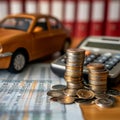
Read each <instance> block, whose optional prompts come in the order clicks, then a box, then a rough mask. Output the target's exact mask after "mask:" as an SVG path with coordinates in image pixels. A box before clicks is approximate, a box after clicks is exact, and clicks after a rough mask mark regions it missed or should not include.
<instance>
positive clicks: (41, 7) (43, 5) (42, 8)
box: [38, 0, 50, 14]
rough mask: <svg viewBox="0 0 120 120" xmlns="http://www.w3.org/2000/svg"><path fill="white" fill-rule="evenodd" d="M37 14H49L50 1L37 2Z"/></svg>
mask: <svg viewBox="0 0 120 120" xmlns="http://www.w3.org/2000/svg"><path fill="white" fill-rule="evenodd" d="M38 13H42V14H50V0H38Z"/></svg>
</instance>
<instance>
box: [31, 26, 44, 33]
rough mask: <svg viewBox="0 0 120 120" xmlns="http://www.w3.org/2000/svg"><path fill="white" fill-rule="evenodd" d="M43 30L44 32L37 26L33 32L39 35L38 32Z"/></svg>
mask: <svg viewBox="0 0 120 120" xmlns="http://www.w3.org/2000/svg"><path fill="white" fill-rule="evenodd" d="M42 30H43V29H42V27H38V26H37V27H35V28H34V30H33V32H34V33H37V32H41V31H42Z"/></svg>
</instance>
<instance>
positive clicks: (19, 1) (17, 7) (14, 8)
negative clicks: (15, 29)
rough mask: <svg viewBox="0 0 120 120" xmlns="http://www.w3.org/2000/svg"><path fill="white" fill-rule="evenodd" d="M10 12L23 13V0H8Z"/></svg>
mask: <svg viewBox="0 0 120 120" xmlns="http://www.w3.org/2000/svg"><path fill="white" fill-rule="evenodd" d="M9 5H10V6H9V8H10V14H17V13H23V0H9Z"/></svg>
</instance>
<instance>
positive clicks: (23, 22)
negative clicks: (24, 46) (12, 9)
mask: <svg viewBox="0 0 120 120" xmlns="http://www.w3.org/2000/svg"><path fill="white" fill-rule="evenodd" d="M31 21H32V20H31V19H27V18H7V19H5V20H4V21H3V22H2V23H1V24H0V27H3V28H6V29H16V30H22V31H27V30H28V28H29V26H30V24H31Z"/></svg>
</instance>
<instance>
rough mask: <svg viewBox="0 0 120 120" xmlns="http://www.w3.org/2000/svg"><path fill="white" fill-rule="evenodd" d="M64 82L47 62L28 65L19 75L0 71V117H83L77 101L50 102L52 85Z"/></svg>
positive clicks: (30, 119) (41, 119)
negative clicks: (73, 102)
mask: <svg viewBox="0 0 120 120" xmlns="http://www.w3.org/2000/svg"><path fill="white" fill-rule="evenodd" d="M55 84H65V81H64V79H62V78H59V77H57V76H56V75H54V74H53V73H52V72H51V70H50V66H49V64H30V65H29V66H28V67H27V68H26V69H25V70H24V71H23V72H22V73H20V74H10V73H9V72H7V71H6V70H1V71H0V120H48V119H49V120H73V119H74V118H75V120H83V116H82V112H81V109H80V107H79V105H77V104H71V105H64V104H60V103H57V102H51V101H50V100H49V96H47V92H48V91H49V90H50V89H51V87H52V85H55Z"/></svg>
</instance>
